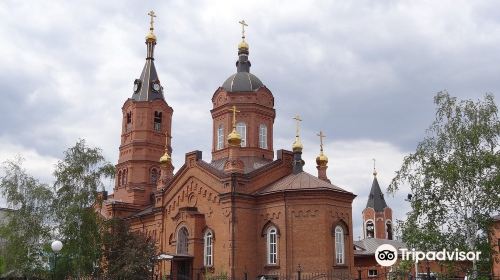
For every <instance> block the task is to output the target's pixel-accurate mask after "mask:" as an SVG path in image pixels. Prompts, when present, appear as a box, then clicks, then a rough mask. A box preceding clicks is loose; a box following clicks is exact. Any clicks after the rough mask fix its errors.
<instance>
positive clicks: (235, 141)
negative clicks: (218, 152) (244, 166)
mask: <svg viewBox="0 0 500 280" xmlns="http://www.w3.org/2000/svg"><path fill="white" fill-rule="evenodd" d="M227 142H228V143H229V145H230V146H240V144H241V135H240V134H239V133H238V131H236V129H234V128H233V131H231V133H229V135H228V136H227Z"/></svg>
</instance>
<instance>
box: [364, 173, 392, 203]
mask: <svg viewBox="0 0 500 280" xmlns="http://www.w3.org/2000/svg"><path fill="white" fill-rule="evenodd" d="M386 207H387V203H385V199H384V194H383V193H382V190H381V189H380V186H379V184H378V180H377V177H376V176H375V177H373V183H372V189H371V190H370V195H369V196H368V201H367V202H366V208H373V209H374V210H375V212H382V211H384V208H386Z"/></svg>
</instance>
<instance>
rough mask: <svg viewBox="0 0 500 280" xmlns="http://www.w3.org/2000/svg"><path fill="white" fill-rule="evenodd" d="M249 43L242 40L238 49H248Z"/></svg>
mask: <svg viewBox="0 0 500 280" xmlns="http://www.w3.org/2000/svg"><path fill="white" fill-rule="evenodd" d="M248 48H249V47H248V43H247V42H245V40H242V41H241V42H240V43H239V44H238V49H246V50H248Z"/></svg>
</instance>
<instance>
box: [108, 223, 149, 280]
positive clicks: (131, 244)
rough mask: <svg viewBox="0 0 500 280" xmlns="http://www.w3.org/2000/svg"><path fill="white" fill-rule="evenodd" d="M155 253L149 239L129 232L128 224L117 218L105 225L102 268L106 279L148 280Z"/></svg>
mask: <svg viewBox="0 0 500 280" xmlns="http://www.w3.org/2000/svg"><path fill="white" fill-rule="evenodd" d="M155 254H156V247H155V243H154V241H153V240H152V239H151V238H148V237H146V236H144V235H143V234H141V233H135V232H130V229H129V227H128V224H127V223H126V222H125V221H123V220H121V219H116V218H115V219H111V220H109V221H108V222H107V230H106V231H105V233H104V264H105V265H104V269H103V270H104V274H105V277H106V279H113V280H125V279H127V280H136V279H137V280H142V279H147V278H149V277H148V276H149V275H150V274H149V273H151V269H152V265H153V260H154V257H155ZM146 275H147V276H146Z"/></svg>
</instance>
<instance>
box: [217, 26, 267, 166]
mask: <svg viewBox="0 0 500 280" xmlns="http://www.w3.org/2000/svg"><path fill="white" fill-rule="evenodd" d="M239 23H240V24H241V26H242V36H241V38H242V40H241V42H240V43H239V44H238V60H237V61H236V73H235V74H233V75H231V76H230V77H229V78H227V79H226V81H225V82H224V83H223V84H222V86H221V87H219V88H218V89H217V90H216V91H215V93H214V95H213V97H212V105H213V109H212V110H211V111H210V112H211V113H212V119H213V142H212V161H215V162H220V163H221V164H223V163H224V162H226V161H227V159H228V158H229V154H230V147H229V144H228V136H229V134H230V132H231V131H232V127H233V124H232V118H233V113H232V111H231V109H232V108H233V106H236V107H237V108H238V110H239V111H240V112H239V113H238V115H237V117H236V131H237V132H238V133H239V135H240V136H241V143H240V145H239V147H238V148H236V149H233V150H232V151H231V154H232V155H233V156H235V157H237V158H239V159H240V160H241V161H243V162H244V163H245V168H257V167H258V166H260V165H262V164H263V163H265V162H269V161H271V160H272V159H273V155H274V152H273V124H274V118H275V116H276V112H275V110H274V97H273V94H272V93H271V91H270V90H269V89H268V88H267V87H266V86H265V85H264V84H263V83H262V82H261V81H260V79H259V78H257V76H255V75H253V74H251V73H250V66H251V63H250V61H249V60H248V55H249V45H248V43H247V42H246V41H245V27H246V26H248V25H247V24H246V22H245V21H244V20H242V21H240V22H239Z"/></svg>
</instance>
